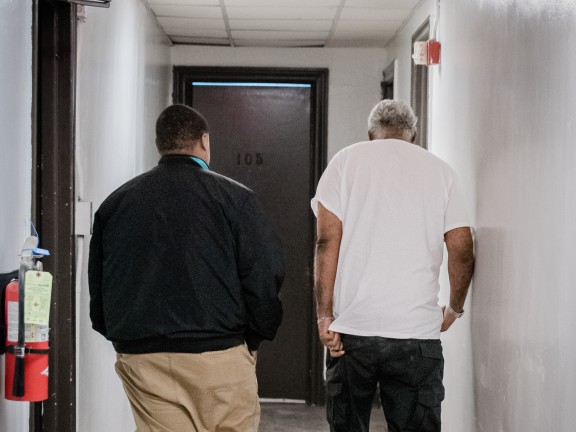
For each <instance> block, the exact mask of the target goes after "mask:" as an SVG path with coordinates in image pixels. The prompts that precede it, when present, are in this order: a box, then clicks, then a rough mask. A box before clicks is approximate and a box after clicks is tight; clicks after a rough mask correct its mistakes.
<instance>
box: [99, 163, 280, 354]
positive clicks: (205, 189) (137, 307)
mask: <svg viewBox="0 0 576 432" xmlns="http://www.w3.org/2000/svg"><path fill="white" fill-rule="evenodd" d="M88 277H89V284H90V318H91V320H92V326H93V328H94V329H95V330H97V331H98V332H100V333H101V334H102V335H104V336H105V337H106V338H107V339H109V340H111V341H112V342H113V343H114V348H115V349H116V351H118V352H121V353H147V352H190V353H198V352H205V351H217V350H222V349H227V348H230V347H233V346H236V345H239V344H241V343H243V342H244V341H246V342H247V344H248V347H249V348H250V349H252V350H254V349H257V348H258V345H259V343H260V342H261V341H262V340H263V339H267V340H271V339H272V338H273V337H274V336H275V334H276V330H277V329H278V326H279V325H280V322H281V320H282V305H281V303H280V300H279V298H278V291H279V290H280V286H281V284H282V281H283V278H284V258H283V252H282V249H281V245H280V242H279V240H278V238H277V237H276V235H275V234H274V233H273V231H272V228H271V226H270V224H269V223H268V221H267V220H266V217H265V215H264V211H263V208H262V206H261V204H260V202H259V201H258V199H257V198H256V196H255V194H254V193H253V192H252V191H251V190H249V189H247V188H246V187H244V186H243V185H241V184H239V183H237V182H235V181H233V180H230V179H228V178H226V177H224V176H221V175H219V174H216V173H214V172H211V171H208V170H204V169H202V168H201V167H200V166H199V165H198V164H197V163H196V162H195V161H194V160H193V159H191V158H190V157H188V156H184V155H169V156H164V157H162V159H161V160H160V163H159V164H158V166H157V167H155V168H153V169H152V170H150V171H148V172H147V173H144V174H142V175H140V176H138V177H136V178H134V179H132V180H131V181H129V182H127V183H126V184H124V185H123V186H121V187H120V188H119V189H118V190H116V191H115V192H113V193H112V194H111V195H110V196H109V197H108V198H107V199H106V200H105V201H104V202H103V203H102V205H101V206H100V208H99V209H98V211H97V212H96V215H95V220H94V229H93V236H92V240H91V242H90V259H89V265H88Z"/></svg>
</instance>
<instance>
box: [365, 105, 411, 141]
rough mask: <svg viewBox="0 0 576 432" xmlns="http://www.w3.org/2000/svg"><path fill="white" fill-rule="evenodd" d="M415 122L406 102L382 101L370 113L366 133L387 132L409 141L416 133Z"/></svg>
mask: <svg viewBox="0 0 576 432" xmlns="http://www.w3.org/2000/svg"><path fill="white" fill-rule="evenodd" d="M417 122H418V119H417V118H416V116H415V115H414V111H412V108H410V105H408V104H407V103H406V102H403V101H399V100H391V99H384V100H382V101H380V102H379V103H378V104H376V106H375V107H374V108H372V111H370V115H369V116H368V131H369V132H375V131H378V130H387V131H391V132H395V133H398V134H399V135H401V136H403V137H404V138H405V139H406V140H410V139H411V138H412V137H413V136H414V134H415V133H416V123H417Z"/></svg>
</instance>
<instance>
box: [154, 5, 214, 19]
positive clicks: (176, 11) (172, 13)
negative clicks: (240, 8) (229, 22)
mask: <svg viewBox="0 0 576 432" xmlns="http://www.w3.org/2000/svg"><path fill="white" fill-rule="evenodd" d="M152 10H153V11H154V14H155V15H156V16H157V17H161V16H168V17H186V18H212V19H217V18H222V9H220V7H215V6H171V5H165V6H162V5H159V6H154V7H153V9H152Z"/></svg>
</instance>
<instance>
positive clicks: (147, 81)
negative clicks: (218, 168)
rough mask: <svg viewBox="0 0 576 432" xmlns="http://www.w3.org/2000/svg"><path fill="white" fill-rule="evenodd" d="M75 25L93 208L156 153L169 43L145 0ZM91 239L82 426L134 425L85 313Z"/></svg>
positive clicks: (82, 248) (81, 319)
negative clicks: (155, 140) (155, 141)
mask: <svg viewBox="0 0 576 432" xmlns="http://www.w3.org/2000/svg"><path fill="white" fill-rule="evenodd" d="M86 12H87V21H86V23H81V24H80V25H79V31H78V38H79V39H78V88H77V109H78V112H77V143H76V146H77V161H76V162H77V164H76V165H77V173H76V174H77V192H78V196H79V198H80V199H82V200H84V201H92V202H93V205H94V211H95V210H96V209H97V208H98V206H99V205H100V204H101V202H102V201H103V200H104V199H105V198H106V196H108V194H110V193H111V192H112V191H113V190H115V189H116V188H117V187H119V186H120V185H121V184H122V183H124V182H125V181H127V180H128V179H130V178H132V177H134V176H136V175H138V174H140V173H142V172H144V171H146V170H148V169H150V168H152V167H153V166H154V165H156V163H157V161H158V156H157V152H156V147H155V144H154V139H155V132H154V127H155V122H156V118H157V117H158V115H159V114H160V112H161V111H162V110H163V109H164V108H165V107H166V106H167V105H168V103H169V94H170V91H169V84H170V73H171V68H170V44H169V41H168V39H167V38H166V36H165V35H164V33H163V32H162V30H161V29H160V28H159V26H158V25H157V23H156V20H155V18H154V16H153V15H152V13H151V12H150V10H149V8H148V7H147V6H146V4H145V3H144V2H143V1H142V0H122V1H115V2H113V3H112V6H111V7H110V9H99V8H86ZM87 254H88V239H79V240H78V269H77V273H78V281H77V291H78V292H77V303H78V305H77V313H78V315H77V326H78V342H77V348H78V374H77V376H78V395H77V397H78V399H77V402H78V428H77V430H78V431H79V432H102V431H107V432H127V431H134V430H135V426H134V421H133V419H132V414H131V411H130V406H129V404H128V400H127V398H126V396H125V394H124V391H123V389H122V386H121V383H120V381H119V379H118V377H117V376H116V373H115V372H114V362H115V360H116V358H115V353H114V350H113V348H112V345H111V343H110V342H108V341H106V340H105V339H104V338H103V337H102V336H100V335H99V334H98V333H96V332H95V331H93V330H92V328H91V323H90V320H89V316H88V303H89V293H88V284H87V276H86V275H87V272H86V268H87V259H88V257H87Z"/></svg>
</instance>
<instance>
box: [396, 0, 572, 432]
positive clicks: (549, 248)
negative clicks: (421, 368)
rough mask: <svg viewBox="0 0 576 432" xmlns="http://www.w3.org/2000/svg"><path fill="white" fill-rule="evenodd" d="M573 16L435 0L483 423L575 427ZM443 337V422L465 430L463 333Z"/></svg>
mask: <svg viewBox="0 0 576 432" xmlns="http://www.w3.org/2000/svg"><path fill="white" fill-rule="evenodd" d="M424 7H425V8H426V9H427V11H433V4H432V2H427V3H426V4H425V5H424ZM426 13H427V12H426ZM575 25H576V3H574V2H573V1H572V0H557V1H547V0H546V1H545V0H522V1H516V0H469V1H461V0H443V1H442V12H441V21H440V34H439V39H440V40H441V42H442V43H443V45H442V64H441V66H440V67H438V68H436V69H435V71H434V72H433V81H434V84H433V101H432V151H433V152H435V153H437V154H439V155H440V156H441V157H443V158H445V159H446V160H448V161H449V162H450V163H451V164H452V165H453V166H454V167H455V168H456V170H457V171H458V173H459V174H460V176H461V177H462V178H463V180H464V183H465V185H466V189H467V191H468V192H469V194H470V196H471V197H473V201H474V202H473V204H474V213H475V217H476V221H477V228H478V231H477V236H476V241H477V244H476V246H477V268H476V275H475V279H474V283H473V290H472V299H471V305H468V310H469V311H470V312H471V313H470V314H469V315H471V317H472V321H471V324H472V325H471V336H472V347H473V354H474V355H473V374H472V376H473V378H474V388H475V405H476V409H475V416H476V421H475V423H476V426H477V430H478V431H482V432H516V431H569V430H573V429H574V420H573V408H574V406H576V387H575V386H574V384H575V383H576V372H575V370H574V365H575V364H576V338H574V335H573V329H574V328H576V314H574V305H575V304H576V290H575V289H574V280H576V266H574V264H573V263H574V261H575V259H576V251H575V247H574V244H575V240H576V170H575V169H574V166H575V165H576V145H575V143H574V136H575V132H576V130H575V129H576V121H575V120H574V113H575V112H576V82H575V81H574V76H576V58H574V56H572V55H571V54H570V53H571V52H572V51H573V49H572V47H573V46H574V44H576V33H574V27H575ZM407 31H408V30H407ZM405 45H406V44H405V42H403V43H402V45H401V44H398V45H397V46H396V47H395V49H401V50H404V51H405V50H407V49H408V48H407V47H406V46H405ZM393 50H394V49H392V51H393ZM470 306H471V307H470ZM457 324H458V327H459V328H458V331H459V332H460V333H461V334H462V336H465V331H464V327H465V326H466V324H464V323H461V322H458V323H457ZM445 342H446V348H447V373H448V377H447V391H448V396H447V404H446V406H445V414H446V415H445V426H446V427H445V428H444V430H446V431H447V432H455V431H458V432H460V431H471V430H474V429H472V428H471V426H468V425H466V426H465V425H464V423H463V422H464V419H469V418H472V417H473V416H474V413H473V412H470V410H469V409H465V410H464V409H463V410H461V411H460V412H459V411H458V410H457V409H456V408H458V407H459V405H461V404H463V403H465V405H466V406H468V405H469V395H468V388H469V387H470V385H471V384H470V382H469V379H468V377H467V375H466V374H465V372H466V371H467V370H468V369H469V365H468V362H469V357H468V355H467V354H466V353H465V352H463V351H464V348H463V346H467V343H466V342H465V340H464V339H462V338H461V337H460V335H459V334H456V333H455V334H449V335H447V337H446V338H445ZM466 349H467V348H466ZM457 356H460V357H459V358H457ZM465 391H466V394H465V398H464V399H463V401H461V402H459V401H454V398H455V397H458V398H459V397H460V395H461V394H462V393H463V392H465Z"/></svg>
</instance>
